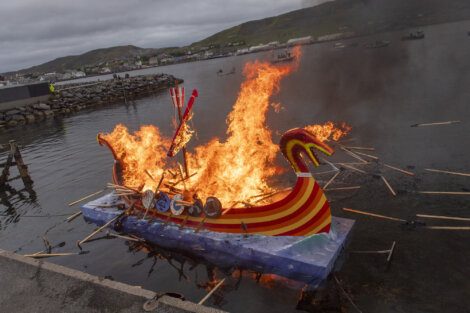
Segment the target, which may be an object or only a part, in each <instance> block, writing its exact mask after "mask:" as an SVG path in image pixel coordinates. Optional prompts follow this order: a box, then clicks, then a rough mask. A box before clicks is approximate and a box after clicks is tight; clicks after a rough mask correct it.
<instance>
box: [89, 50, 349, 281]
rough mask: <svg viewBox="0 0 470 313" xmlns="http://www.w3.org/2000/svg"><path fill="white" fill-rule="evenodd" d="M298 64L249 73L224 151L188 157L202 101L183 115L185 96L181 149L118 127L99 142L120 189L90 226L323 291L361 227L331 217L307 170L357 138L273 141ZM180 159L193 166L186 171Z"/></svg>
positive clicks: (326, 129) (178, 92) (178, 105)
mask: <svg viewBox="0 0 470 313" xmlns="http://www.w3.org/2000/svg"><path fill="white" fill-rule="evenodd" d="M296 52H299V50H296V49H294V55H296ZM297 62H298V55H296V62H294V63H290V64H287V65H286V64H284V65H281V66H274V65H272V64H270V63H267V62H264V63H263V62H253V63H247V64H246V65H245V69H244V75H245V76H246V80H245V82H244V83H243V84H242V86H241V89H240V92H239V94H238V98H237V101H236V102H235V104H234V106H233V108H232V111H231V112H230V114H229V115H228V117H227V120H226V123H227V126H228V127H227V137H226V139H225V140H223V141H222V140H220V139H218V138H213V139H212V140H210V141H209V142H207V143H206V144H204V145H200V146H196V147H195V148H194V149H191V151H189V149H188V150H186V144H187V143H188V142H189V141H190V139H191V137H192V136H194V135H195V134H196V133H195V131H194V127H193V126H192V125H191V121H192V119H191V118H192V108H193V105H194V103H195V100H196V97H197V96H198V93H197V91H196V90H195V91H193V92H192V95H191V97H190V98H189V101H188V104H187V106H186V108H185V110H184V112H183V106H184V89H183V88H174V89H171V90H170V95H171V98H172V100H173V104H174V108H175V119H174V120H175V121H176V120H179V123H174V124H175V129H176V131H175V134H174V136H173V137H172V139H170V138H165V137H164V136H163V135H162V134H161V133H160V131H159V130H158V128H157V127H155V126H142V127H141V128H140V130H138V131H136V132H135V133H133V134H131V133H129V131H128V130H127V128H126V127H125V126H123V125H117V126H116V128H115V129H114V130H113V131H112V132H111V133H109V134H99V135H98V142H99V143H100V144H101V145H105V146H107V147H108V148H109V149H110V150H111V152H112V154H113V156H114V160H115V161H114V168H113V180H114V181H113V184H110V187H112V188H113V189H115V191H114V192H112V193H110V194H108V195H105V196H103V197H101V198H99V199H96V200H94V201H91V202H89V203H87V204H85V205H84V206H82V212H83V216H84V218H85V219H86V220H87V221H89V222H93V223H96V224H98V225H103V226H102V227H101V228H103V227H111V228H114V230H116V231H119V232H121V233H124V234H127V235H130V236H136V237H137V238H139V240H145V241H146V242H149V243H152V244H155V245H158V246H159V247H163V248H167V249H171V250H177V251H182V252H185V253H189V254H190V255H195V256H197V257H200V258H202V259H204V260H206V261H208V262H210V263H211V264H213V265H216V266H218V267H221V268H233V267H238V268H244V269H249V270H254V271H257V272H263V273H271V274H276V275H281V276H284V277H287V278H291V279H295V280H299V281H303V282H306V283H307V284H309V285H311V286H317V285H318V284H319V283H320V282H321V281H323V280H324V279H325V278H326V277H327V276H328V274H329V273H330V272H331V270H332V269H333V266H334V263H335V261H336V259H337V258H338V256H339V254H340V252H341V251H342V249H343V247H344V245H345V242H346V240H347V237H348V236H349V233H350V231H351V228H352V226H353V224H354V221H352V220H348V219H344V218H339V217H332V216H331V213H330V206H329V203H328V200H327V199H326V197H325V195H324V194H323V190H322V189H321V188H320V186H319V185H318V183H317V182H316V181H315V179H314V178H313V176H312V174H311V173H310V172H309V169H308V164H307V162H312V163H313V164H314V165H318V164H319V160H318V158H317V155H316V154H315V153H316V152H318V151H319V152H322V153H325V154H326V155H330V154H332V153H333V150H332V149H331V148H330V147H329V146H328V145H326V144H325V143H324V141H326V140H327V139H333V140H337V139H339V138H340V137H341V136H342V135H344V134H345V133H346V132H347V131H348V130H349V129H348V128H347V127H346V128H344V127H341V128H338V127H335V126H334V124H333V123H331V122H328V123H326V124H325V125H310V126H307V127H305V128H296V129H292V130H289V131H287V132H285V133H284V134H283V135H282V136H281V138H280V143H279V144H276V143H274V142H273V141H272V134H271V131H270V130H269V128H268V127H267V126H266V115H267V111H268V109H269V108H270V107H273V108H274V110H275V111H276V112H278V111H280V110H281V109H282V107H281V106H280V104H272V103H271V102H270V98H271V95H272V94H273V93H274V92H276V91H278V90H279V82H280V80H281V78H282V77H284V76H285V75H287V74H289V73H290V72H291V71H293V70H294V69H295V67H296V64H295V63H297ZM214 111H215V110H214ZM212 120H213V119H211V120H210V121H212ZM210 126H211V127H212V126H213V125H210ZM279 153H282V154H283V155H284V157H285V158H286V159H287V161H288V162H289V163H290V165H291V167H292V169H293V170H294V172H295V174H296V176H297V181H296V183H295V186H294V187H293V188H289V190H288V191H284V190H278V189H276V188H273V187H271V186H270V184H268V181H271V180H270V179H272V178H275V177H277V176H278V175H279V174H280V173H282V169H280V168H278V167H275V166H274V165H273V164H275V159H276V157H277V156H278V155H279ZM175 156H177V157H178V156H183V163H182V164H181V165H180V164H179V163H177V162H175Z"/></svg>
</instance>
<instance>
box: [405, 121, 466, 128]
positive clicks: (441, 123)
mask: <svg viewBox="0 0 470 313" xmlns="http://www.w3.org/2000/svg"><path fill="white" fill-rule="evenodd" d="M456 123H460V121H445V122H434V123H421V124H413V125H411V127H421V126H436V125H449V124H456Z"/></svg>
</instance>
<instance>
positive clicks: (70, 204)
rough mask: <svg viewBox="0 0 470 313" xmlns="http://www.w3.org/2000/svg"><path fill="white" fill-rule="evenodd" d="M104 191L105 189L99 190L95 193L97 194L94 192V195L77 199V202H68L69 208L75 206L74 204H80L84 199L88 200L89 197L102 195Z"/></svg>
mask: <svg viewBox="0 0 470 313" xmlns="http://www.w3.org/2000/svg"><path fill="white" fill-rule="evenodd" d="M105 190H106V189H101V190H99V191H97V192H94V193H92V194H90V195H87V196H84V197H83V198H80V199H78V200H76V201H73V202H70V203H69V206H72V205H75V204H77V203H79V202H82V201H84V200H86V199H90V198H91V197H94V196H97V195H99V194H100V193H102V192H103V191H105Z"/></svg>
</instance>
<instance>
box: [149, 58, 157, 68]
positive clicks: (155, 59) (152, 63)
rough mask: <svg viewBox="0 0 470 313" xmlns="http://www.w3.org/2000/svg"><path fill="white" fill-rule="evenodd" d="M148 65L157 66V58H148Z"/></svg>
mask: <svg viewBox="0 0 470 313" xmlns="http://www.w3.org/2000/svg"><path fill="white" fill-rule="evenodd" d="M149 65H153V66H157V65H158V58H157V57H151V58H149Z"/></svg>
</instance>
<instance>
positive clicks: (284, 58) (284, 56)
mask: <svg viewBox="0 0 470 313" xmlns="http://www.w3.org/2000/svg"><path fill="white" fill-rule="evenodd" d="M293 59H294V56H293V55H292V53H291V52H290V51H289V50H287V49H286V51H285V52H284V53H279V54H277V55H276V56H273V58H272V59H271V63H280V62H290V61H292V60H293Z"/></svg>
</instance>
